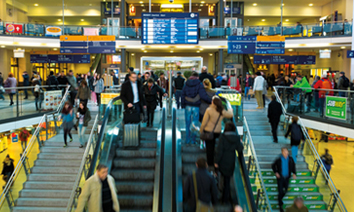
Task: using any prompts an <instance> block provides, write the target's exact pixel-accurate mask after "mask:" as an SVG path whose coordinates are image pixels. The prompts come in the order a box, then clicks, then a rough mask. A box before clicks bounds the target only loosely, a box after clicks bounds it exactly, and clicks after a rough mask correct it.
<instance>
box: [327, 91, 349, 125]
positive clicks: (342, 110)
mask: <svg viewBox="0 0 354 212" xmlns="http://www.w3.org/2000/svg"><path fill="white" fill-rule="evenodd" d="M325 103H326V116H327V117H330V118H335V119H341V120H346V119H347V98H346V97H337V96H326V102H325Z"/></svg>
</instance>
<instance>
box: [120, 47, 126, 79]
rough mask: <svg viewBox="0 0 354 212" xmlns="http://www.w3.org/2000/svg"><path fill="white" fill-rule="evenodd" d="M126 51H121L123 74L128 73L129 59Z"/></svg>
mask: <svg viewBox="0 0 354 212" xmlns="http://www.w3.org/2000/svg"><path fill="white" fill-rule="evenodd" d="M126 54H127V52H126V49H121V61H122V62H121V65H122V67H121V73H125V72H126V71H127V57H126Z"/></svg>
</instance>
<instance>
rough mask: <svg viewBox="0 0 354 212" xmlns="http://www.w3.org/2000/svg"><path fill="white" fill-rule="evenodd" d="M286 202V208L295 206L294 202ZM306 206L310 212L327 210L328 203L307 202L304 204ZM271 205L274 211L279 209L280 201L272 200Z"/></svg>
mask: <svg viewBox="0 0 354 212" xmlns="http://www.w3.org/2000/svg"><path fill="white" fill-rule="evenodd" d="M283 202H284V206H283V207H284V208H288V207H291V206H292V205H293V204H294V201H289V200H285V201H283ZM304 204H305V206H306V207H307V209H309V210H325V209H326V206H327V205H326V203H325V202H323V201H305V202H304ZM270 205H271V207H272V209H273V208H274V209H279V205H278V201H274V200H271V201H270Z"/></svg>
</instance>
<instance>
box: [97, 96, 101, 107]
mask: <svg viewBox="0 0 354 212" xmlns="http://www.w3.org/2000/svg"><path fill="white" fill-rule="evenodd" d="M96 100H97V105H100V104H101V93H96Z"/></svg>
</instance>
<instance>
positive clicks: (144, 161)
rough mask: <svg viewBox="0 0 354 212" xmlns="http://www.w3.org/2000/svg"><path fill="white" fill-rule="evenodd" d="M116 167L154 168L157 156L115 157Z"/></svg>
mask: <svg viewBox="0 0 354 212" xmlns="http://www.w3.org/2000/svg"><path fill="white" fill-rule="evenodd" d="M113 163H114V167H115V168H119V169H154V168H155V164H156V159H155V158H129V159H125V160H120V159H115V160H114V162H113Z"/></svg>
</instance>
